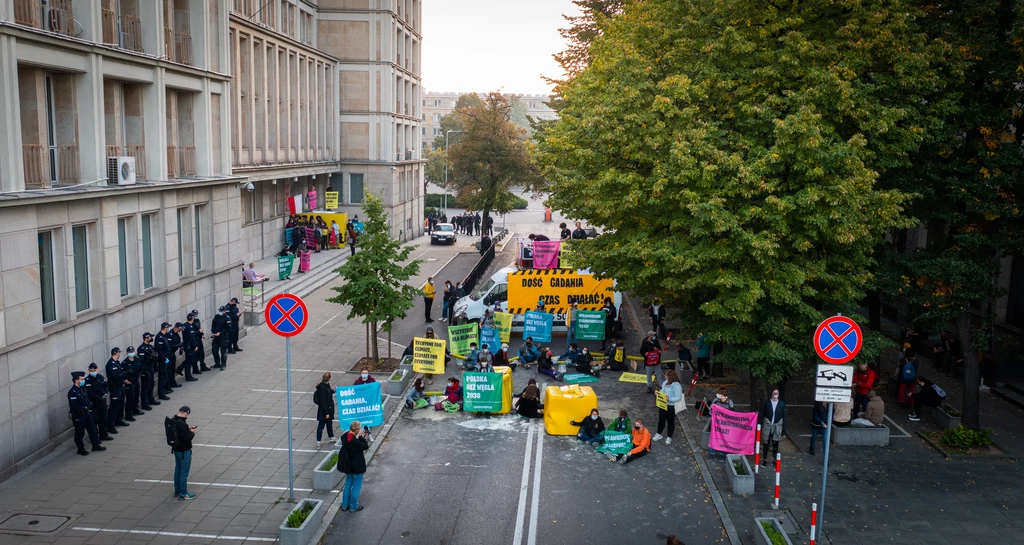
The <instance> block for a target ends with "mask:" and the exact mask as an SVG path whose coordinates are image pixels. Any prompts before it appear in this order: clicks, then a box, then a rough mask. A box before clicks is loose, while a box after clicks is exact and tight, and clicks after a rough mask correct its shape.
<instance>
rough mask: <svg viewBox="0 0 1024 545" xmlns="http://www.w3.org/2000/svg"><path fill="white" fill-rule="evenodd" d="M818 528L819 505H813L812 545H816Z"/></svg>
mask: <svg viewBox="0 0 1024 545" xmlns="http://www.w3.org/2000/svg"><path fill="white" fill-rule="evenodd" d="M817 526H818V504H816V503H812V504H811V545H814V530H816V529H817Z"/></svg>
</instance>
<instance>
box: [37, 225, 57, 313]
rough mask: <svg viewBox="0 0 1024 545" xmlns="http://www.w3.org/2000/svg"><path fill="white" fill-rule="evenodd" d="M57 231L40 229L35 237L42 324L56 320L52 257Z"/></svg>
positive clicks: (55, 292) (55, 288) (55, 284)
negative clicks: (37, 250)
mask: <svg viewBox="0 0 1024 545" xmlns="http://www.w3.org/2000/svg"><path fill="white" fill-rule="evenodd" d="M57 233H58V232H57V231H54V230H50V231H40V232H39V233H38V235H37V237H36V241H37V243H38V245H39V299H40V306H42V311H43V313H42V317H43V325H48V324H52V323H56V322H57V278H56V277H57V271H56V270H55V268H54V258H53V254H54V251H53V246H54V244H53V241H54V236H55V234H57ZM47 288H49V292H47Z"/></svg>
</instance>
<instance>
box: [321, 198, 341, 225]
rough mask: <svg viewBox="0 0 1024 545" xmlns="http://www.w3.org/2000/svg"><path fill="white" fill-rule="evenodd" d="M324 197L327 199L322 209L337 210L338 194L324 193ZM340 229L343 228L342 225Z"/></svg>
mask: <svg viewBox="0 0 1024 545" xmlns="http://www.w3.org/2000/svg"><path fill="white" fill-rule="evenodd" d="M324 195H325V196H326V198H327V202H325V203H324V208H326V209H328V210H337V209H338V192H337V191H327V192H325V193H324ZM342 227H344V225H342Z"/></svg>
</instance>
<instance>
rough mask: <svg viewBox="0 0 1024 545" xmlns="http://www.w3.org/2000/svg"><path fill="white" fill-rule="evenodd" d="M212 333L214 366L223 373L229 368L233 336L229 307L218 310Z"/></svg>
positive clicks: (214, 318)
mask: <svg viewBox="0 0 1024 545" xmlns="http://www.w3.org/2000/svg"><path fill="white" fill-rule="evenodd" d="M211 332H212V333H213V346H212V349H213V366H214V367H217V368H219V369H220V370H221V371H223V370H224V369H226V368H227V366H228V340H229V339H228V338H229V336H230V335H231V317H230V316H228V307H220V308H219V309H217V315H216V316H214V317H213V324H212V325H211Z"/></svg>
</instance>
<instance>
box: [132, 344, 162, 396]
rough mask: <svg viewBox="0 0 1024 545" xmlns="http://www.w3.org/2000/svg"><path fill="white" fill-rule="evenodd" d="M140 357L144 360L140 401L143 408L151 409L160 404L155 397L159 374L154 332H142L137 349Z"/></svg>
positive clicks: (140, 377)
mask: <svg viewBox="0 0 1024 545" xmlns="http://www.w3.org/2000/svg"><path fill="white" fill-rule="evenodd" d="M137 353H138V355H139V359H141V360H142V373H141V374H140V376H139V379H140V380H141V381H142V390H141V392H140V394H139V402H140V403H141V404H142V410H144V411H151V410H153V406H154V405H159V404H160V402H159V401H157V400H156V398H154V397H153V385H154V382H155V378H156V376H157V372H158V371H157V361H158V360H159V358H158V357H157V353H156V349H155V348H153V334H152V333H150V332H148V331H147V332H145V333H143V334H142V344H140V345H139V349H138V351H137Z"/></svg>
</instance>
